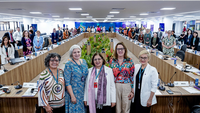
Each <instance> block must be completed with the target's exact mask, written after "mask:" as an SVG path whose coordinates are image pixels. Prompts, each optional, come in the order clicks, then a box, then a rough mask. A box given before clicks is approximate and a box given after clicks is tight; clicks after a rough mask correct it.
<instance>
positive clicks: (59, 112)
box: [44, 105, 65, 113]
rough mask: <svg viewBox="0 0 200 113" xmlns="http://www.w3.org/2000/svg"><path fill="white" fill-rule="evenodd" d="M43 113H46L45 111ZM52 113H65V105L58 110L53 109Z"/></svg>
mask: <svg viewBox="0 0 200 113" xmlns="http://www.w3.org/2000/svg"><path fill="white" fill-rule="evenodd" d="M44 112H45V113H47V112H46V110H44ZM53 113H65V105H64V106H62V107H60V108H53Z"/></svg>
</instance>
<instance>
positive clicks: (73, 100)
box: [71, 96, 76, 104]
mask: <svg viewBox="0 0 200 113" xmlns="http://www.w3.org/2000/svg"><path fill="white" fill-rule="evenodd" d="M71 101H72V103H73V104H76V97H75V96H74V97H72V98H71Z"/></svg>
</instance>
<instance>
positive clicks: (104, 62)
mask: <svg viewBox="0 0 200 113" xmlns="http://www.w3.org/2000/svg"><path fill="white" fill-rule="evenodd" d="M97 55H99V56H100V57H101V59H102V60H103V65H105V64H106V61H105V59H104V58H103V56H102V55H101V54H100V53H95V54H94V55H93V56H92V63H91V64H92V65H93V66H95V65H94V57H95V56H97Z"/></svg>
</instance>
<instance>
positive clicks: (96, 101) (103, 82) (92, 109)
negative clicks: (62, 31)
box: [84, 53, 116, 113]
mask: <svg viewBox="0 0 200 113" xmlns="http://www.w3.org/2000/svg"><path fill="white" fill-rule="evenodd" d="M104 64H105V60H104V59H103V57H102V55H101V54H99V53H95V54H94V55H93V57H92V65H93V66H94V67H92V68H90V69H89V73H88V76H87V79H86V86H85V92H84V104H85V106H87V112H88V113H111V112H112V109H111V108H112V107H114V106H115V104H116V89H115V83H114V75H113V71H112V69H111V68H109V67H107V66H105V65H104Z"/></svg>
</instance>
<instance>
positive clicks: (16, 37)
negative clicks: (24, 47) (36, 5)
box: [13, 31, 22, 41]
mask: <svg viewBox="0 0 200 113" xmlns="http://www.w3.org/2000/svg"><path fill="white" fill-rule="evenodd" d="M13 38H14V40H16V41H21V40H22V33H21V32H18V31H15V32H14V34H13Z"/></svg>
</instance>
